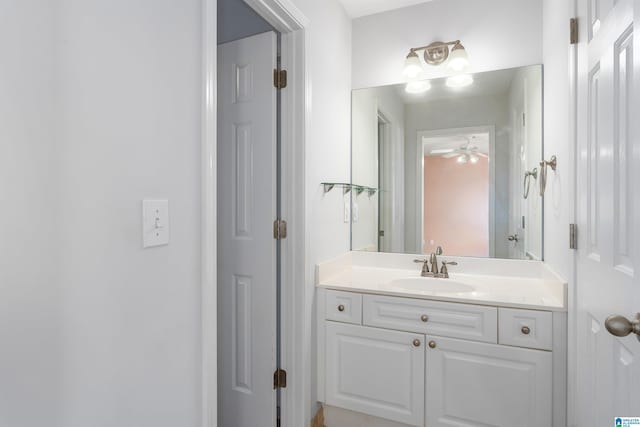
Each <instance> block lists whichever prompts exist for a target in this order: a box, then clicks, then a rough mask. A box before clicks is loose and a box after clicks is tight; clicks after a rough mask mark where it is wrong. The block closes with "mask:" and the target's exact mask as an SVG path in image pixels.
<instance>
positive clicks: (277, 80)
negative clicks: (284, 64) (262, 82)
mask: <svg viewBox="0 0 640 427" xmlns="http://www.w3.org/2000/svg"><path fill="white" fill-rule="evenodd" d="M273 86H274V87H275V88H276V89H284V88H285V87H287V70H278V69H275V70H273Z"/></svg>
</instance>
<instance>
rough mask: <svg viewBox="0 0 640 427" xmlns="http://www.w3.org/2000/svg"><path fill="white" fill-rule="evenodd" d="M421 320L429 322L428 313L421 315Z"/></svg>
mask: <svg viewBox="0 0 640 427" xmlns="http://www.w3.org/2000/svg"><path fill="white" fill-rule="evenodd" d="M420 320H422V321H423V322H428V321H429V316H427V315H426V314H423V315H422V316H420Z"/></svg>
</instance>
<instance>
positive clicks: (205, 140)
mask: <svg viewBox="0 0 640 427" xmlns="http://www.w3.org/2000/svg"><path fill="white" fill-rule="evenodd" d="M216 73H217V1H216V0H202V85H203V91H202V93H203V96H202V142H201V157H202V160H201V161H202V163H201V165H200V167H201V196H200V197H201V215H202V218H201V228H202V231H201V233H202V237H201V239H202V240H201V249H200V250H201V261H200V262H201V293H202V302H201V304H202V305H201V310H202V313H201V317H202V326H201V327H202V402H201V405H202V426H203V427H216V426H217V425H218V336H217V328H218V325H217V319H218V310H217V304H218V303H217V283H216V277H217V265H216V259H217V247H216V227H217V218H216V202H217V199H216V198H217V194H216V185H217V183H216V139H217V110H216V104H217V99H216V96H217V94H216V85H217V81H216Z"/></svg>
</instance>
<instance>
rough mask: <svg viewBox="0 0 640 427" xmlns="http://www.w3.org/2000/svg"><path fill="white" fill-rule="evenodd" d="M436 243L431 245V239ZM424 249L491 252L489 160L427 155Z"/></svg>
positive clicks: (485, 254)
mask: <svg viewBox="0 0 640 427" xmlns="http://www.w3.org/2000/svg"><path fill="white" fill-rule="evenodd" d="M431 240H433V241H434V243H433V245H431V243H430V241H431ZM424 241H425V244H424V248H423V249H424V252H425V253H430V252H433V251H434V249H435V248H436V247H437V246H438V245H440V246H442V248H443V249H444V253H445V255H459V256H462V255H464V256H480V257H488V256H489V161H488V159H486V158H480V161H479V162H478V163H476V164H471V163H466V164H460V163H458V162H457V159H456V158H455V157H454V158H452V159H445V158H442V157H430V156H425V158H424Z"/></svg>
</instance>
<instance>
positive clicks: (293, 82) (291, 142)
mask: <svg viewBox="0 0 640 427" xmlns="http://www.w3.org/2000/svg"><path fill="white" fill-rule="evenodd" d="M244 1H245V3H246V4H248V5H249V6H250V7H251V8H252V9H254V10H255V11H256V12H257V13H258V14H259V15H260V16H261V17H262V18H264V19H265V20H266V21H267V22H269V23H270V24H271V25H272V26H273V27H274V28H275V29H276V30H277V31H279V32H280V33H281V66H282V68H284V69H286V70H287V77H288V82H287V88H286V89H284V90H283V91H282V94H281V125H282V126H281V130H282V134H281V145H280V151H281V162H280V164H281V169H280V174H281V185H282V187H281V202H282V206H281V212H282V218H283V219H284V220H286V221H287V232H288V233H287V234H288V237H287V238H286V239H284V240H283V242H282V246H281V251H282V252H281V255H282V257H281V263H282V264H281V272H282V274H281V286H282V287H281V312H280V315H281V325H282V337H281V342H282V349H281V350H282V367H283V368H284V369H285V370H286V371H287V374H288V375H287V388H286V389H283V390H282V407H281V414H280V416H281V425H282V426H283V427H299V426H305V425H307V424H308V422H309V420H310V418H311V415H310V401H311V397H310V392H311V354H310V351H309V349H310V348H311V324H312V323H311V320H312V319H311V313H312V302H313V294H311V295H308V294H307V289H306V287H305V286H304V285H305V283H307V277H306V268H305V265H306V264H305V261H306V239H305V191H304V190H305V135H306V134H307V126H308V124H309V121H308V119H307V118H308V117H309V115H310V105H308V104H307V99H308V97H309V95H308V94H309V93H310V85H309V79H308V76H307V67H306V56H305V52H306V43H307V39H306V37H305V27H307V25H308V22H309V21H308V19H307V18H306V17H305V16H304V15H303V14H302V12H300V10H299V9H297V8H296V7H295V6H294V4H293V3H292V2H291V1H290V0H244Z"/></svg>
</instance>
